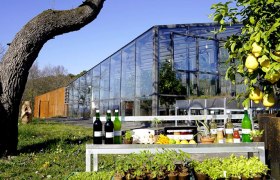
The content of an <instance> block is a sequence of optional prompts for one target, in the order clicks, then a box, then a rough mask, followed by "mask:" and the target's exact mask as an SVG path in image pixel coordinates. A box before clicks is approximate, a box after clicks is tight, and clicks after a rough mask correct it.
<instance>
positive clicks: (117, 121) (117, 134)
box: [114, 109, 122, 144]
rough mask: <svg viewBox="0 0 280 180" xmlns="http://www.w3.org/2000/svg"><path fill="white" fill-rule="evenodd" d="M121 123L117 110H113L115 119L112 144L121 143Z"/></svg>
mask: <svg viewBox="0 0 280 180" xmlns="http://www.w3.org/2000/svg"><path fill="white" fill-rule="evenodd" d="M121 129H122V123H121V121H120V118H119V110H117V109H116V110H115V119H114V144H121V143H122V131H121Z"/></svg>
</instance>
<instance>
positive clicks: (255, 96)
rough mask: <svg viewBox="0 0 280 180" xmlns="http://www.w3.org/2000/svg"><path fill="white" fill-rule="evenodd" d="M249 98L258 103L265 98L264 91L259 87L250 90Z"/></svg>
mask: <svg viewBox="0 0 280 180" xmlns="http://www.w3.org/2000/svg"><path fill="white" fill-rule="evenodd" d="M249 98H250V99H251V100H253V101H254V102H255V103H256V104H258V103H259V102H260V101H261V100H262V98H263V92H262V91H261V90H260V89H259V88H258V87H256V88H254V90H251V91H250V94H249Z"/></svg>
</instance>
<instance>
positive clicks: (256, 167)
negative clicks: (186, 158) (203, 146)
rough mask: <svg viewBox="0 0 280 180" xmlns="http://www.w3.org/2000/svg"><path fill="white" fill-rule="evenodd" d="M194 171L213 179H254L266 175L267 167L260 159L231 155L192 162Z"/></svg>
mask: <svg viewBox="0 0 280 180" xmlns="http://www.w3.org/2000/svg"><path fill="white" fill-rule="evenodd" d="M191 165H192V166H193V168H194V171H195V172H197V173H201V174H207V175H208V176H209V177H210V178H212V179H219V178H230V177H235V178H239V179H240V178H241V176H244V177H246V178H253V177H255V176H261V175H266V173H267V171H268V167H267V165H265V164H263V163H262V162H261V161H260V160H259V158H258V157H256V156H253V157H251V158H249V159H248V158H246V157H244V156H239V157H236V156H234V155H231V156H229V157H225V158H206V159H204V160H203V161H202V162H199V161H192V162H191Z"/></svg>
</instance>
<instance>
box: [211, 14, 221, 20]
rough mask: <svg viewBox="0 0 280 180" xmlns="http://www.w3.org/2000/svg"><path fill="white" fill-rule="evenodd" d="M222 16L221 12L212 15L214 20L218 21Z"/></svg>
mask: <svg viewBox="0 0 280 180" xmlns="http://www.w3.org/2000/svg"><path fill="white" fill-rule="evenodd" d="M222 18H223V16H222V15H221V14H216V15H215V16H214V18H213V20H214V21H215V22H219V21H221V19H222Z"/></svg>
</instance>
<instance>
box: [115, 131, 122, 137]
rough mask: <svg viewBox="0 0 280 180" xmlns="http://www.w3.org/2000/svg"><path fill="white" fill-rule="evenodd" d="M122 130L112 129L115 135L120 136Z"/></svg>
mask: <svg viewBox="0 0 280 180" xmlns="http://www.w3.org/2000/svg"><path fill="white" fill-rule="evenodd" d="M121 134H122V132H121V131H114V135H115V136H121Z"/></svg>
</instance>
